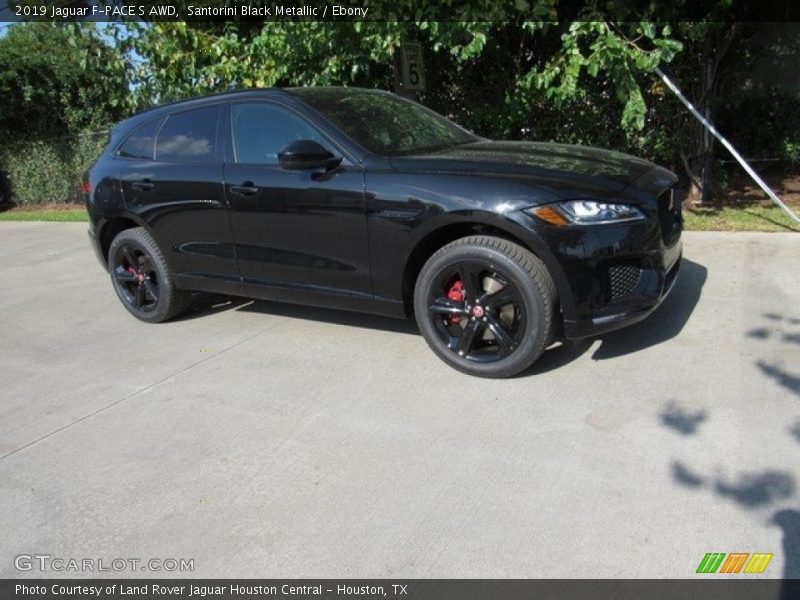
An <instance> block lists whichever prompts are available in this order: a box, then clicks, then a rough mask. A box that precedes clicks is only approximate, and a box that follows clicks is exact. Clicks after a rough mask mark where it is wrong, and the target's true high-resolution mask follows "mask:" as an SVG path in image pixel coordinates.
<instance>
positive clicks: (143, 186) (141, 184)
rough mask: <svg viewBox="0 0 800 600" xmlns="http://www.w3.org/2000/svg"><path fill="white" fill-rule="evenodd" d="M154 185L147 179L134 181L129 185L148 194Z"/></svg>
mask: <svg viewBox="0 0 800 600" xmlns="http://www.w3.org/2000/svg"><path fill="white" fill-rule="evenodd" d="M154 185H155V184H154V183H153V182H152V181H150V180H149V179H143V180H142V181H134V182H133V183H132V184H131V187H132V188H134V189H137V190H141V191H142V192H149V191H150V190H152V189H153V186H154Z"/></svg>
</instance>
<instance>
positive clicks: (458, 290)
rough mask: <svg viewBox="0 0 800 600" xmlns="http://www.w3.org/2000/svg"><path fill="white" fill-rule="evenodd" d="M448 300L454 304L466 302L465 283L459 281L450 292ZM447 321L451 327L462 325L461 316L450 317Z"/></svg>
mask: <svg viewBox="0 0 800 600" xmlns="http://www.w3.org/2000/svg"><path fill="white" fill-rule="evenodd" d="M447 298H448V300H452V301H453V302H463V301H464V283H463V282H462V281H461V280H460V279H457V280H456V282H455V283H454V284H453V286H452V287H451V288H450V291H448V292H447ZM447 320H448V321H450V324H451V325H458V324H459V323H461V315H448V317H447Z"/></svg>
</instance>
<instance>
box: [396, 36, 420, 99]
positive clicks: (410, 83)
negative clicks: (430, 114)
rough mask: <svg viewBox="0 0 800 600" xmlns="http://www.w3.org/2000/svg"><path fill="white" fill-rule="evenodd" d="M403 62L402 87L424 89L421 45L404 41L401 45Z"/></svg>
mask: <svg viewBox="0 0 800 600" xmlns="http://www.w3.org/2000/svg"><path fill="white" fill-rule="evenodd" d="M401 57H402V62H403V88H404V89H406V90H424V89H425V65H424V63H423V62H422V46H421V45H420V44H417V43H413V42H406V43H404V44H403V45H402V47H401Z"/></svg>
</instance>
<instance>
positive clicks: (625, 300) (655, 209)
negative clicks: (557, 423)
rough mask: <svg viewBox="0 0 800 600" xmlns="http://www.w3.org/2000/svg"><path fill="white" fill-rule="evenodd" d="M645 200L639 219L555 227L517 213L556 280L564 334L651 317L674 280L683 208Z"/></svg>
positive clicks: (599, 329)
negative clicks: (532, 235) (533, 236)
mask: <svg viewBox="0 0 800 600" xmlns="http://www.w3.org/2000/svg"><path fill="white" fill-rule="evenodd" d="M662 200H671V197H664V196H663V195H662V196H659V199H658V200H651V201H649V202H642V203H640V204H639V205H638V207H639V208H640V209H641V210H642V211H643V212H644V213H645V216H646V218H645V219H644V220H642V221H636V222H629V223H619V224H613V225H602V226H595V227H556V226H552V225H549V224H545V223H544V222H542V221H539V220H538V219H536V218H535V217H533V216H528V215H527V213H526V212H525V211H520V212H518V213H515V214H514V215H513V218H514V220H515V221H516V222H517V223H519V224H520V225H522V226H523V227H524V229H526V230H527V231H530V232H533V233H535V236H536V237H535V239H530V244H531V247H532V248H533V249H534V251H535V252H536V253H537V254H538V255H539V258H541V259H542V260H543V261H544V262H545V265H546V266H547V268H548V270H549V271H550V275H551V276H552V277H553V281H554V283H555V285H556V290H557V292H558V300H559V308H560V311H561V315H562V321H563V337H565V338H567V339H576V338H584V337H589V336H593V335H599V334H603V333H606V332H609V331H613V330H615V329H619V328H621V327H625V326H626V325H630V324H632V323H636V322H637V321H641V320H642V319H644V318H645V317H647V316H648V315H649V314H650V313H652V312H653V311H654V310H655V309H656V308H658V306H659V305H660V304H661V302H662V301H663V300H664V298H665V297H666V296H667V294H669V292H670V291H671V290H672V288H673V286H674V285H675V281H676V280H677V276H678V271H679V270H680V261H681V255H682V251H683V246H682V243H681V230H682V221H683V219H682V215H681V212H680V204H679V203H673V202H671V201H670V202H669V204H667V203H666V202H664V201H662Z"/></svg>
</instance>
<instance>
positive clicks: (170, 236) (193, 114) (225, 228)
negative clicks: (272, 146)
mask: <svg viewBox="0 0 800 600" xmlns="http://www.w3.org/2000/svg"><path fill="white" fill-rule="evenodd" d="M222 112H223V106H222V105H221V104H216V105H211V106H203V107H199V108H192V109H188V110H182V111H176V112H174V113H171V114H170V115H168V116H167V117H165V118H161V119H159V120H157V121H154V122H153V123H148V124H147V126H148V128H147V130H145V131H143V132H142V133H143V134H145V135H140V136H139V138H140V139H139V140H138V141H136V140H134V139H133V137H134V136H135V132H134V136H131V139H129V140H128V141H127V142H125V143H123V144H122V146H121V147H120V151H119V152H118V157H119V158H121V159H123V160H122V164H123V168H122V175H121V179H122V191H123V194H124V197H125V202H126V204H127V207H128V210H130V211H131V212H133V213H135V214H137V215H139V216H140V217H141V218H142V219H143V220H144V221H145V222H146V223H147V224H148V225H149V226H150V228H151V230H152V232H153V234H154V236H155V237H156V241H158V243H159V245H160V246H161V248H162V250H163V251H164V253H165V257H166V259H167V261H168V263H169V264H170V266H171V267H172V269H173V271H174V272H175V274H176V280H177V282H178V284H179V285H181V286H182V287H189V288H195V289H209V290H211V291H236V289H235V288H237V287H238V288H241V280H240V276H239V272H238V268H237V266H236V260H235V257H234V250H233V238H232V234H231V226H230V220H229V217H228V211H227V206H226V202H225V192H224V189H223V181H222V165H223V159H222V149H221V144H220V143H219V142H220V127H221V123H222ZM143 127H144V126H143ZM150 136H152V140H154V141H150ZM134 142H136V143H134ZM215 282H217V283H219V285H215ZM228 284H229V285H232V286H233V288H234V289H225V288H226V285H228Z"/></svg>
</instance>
